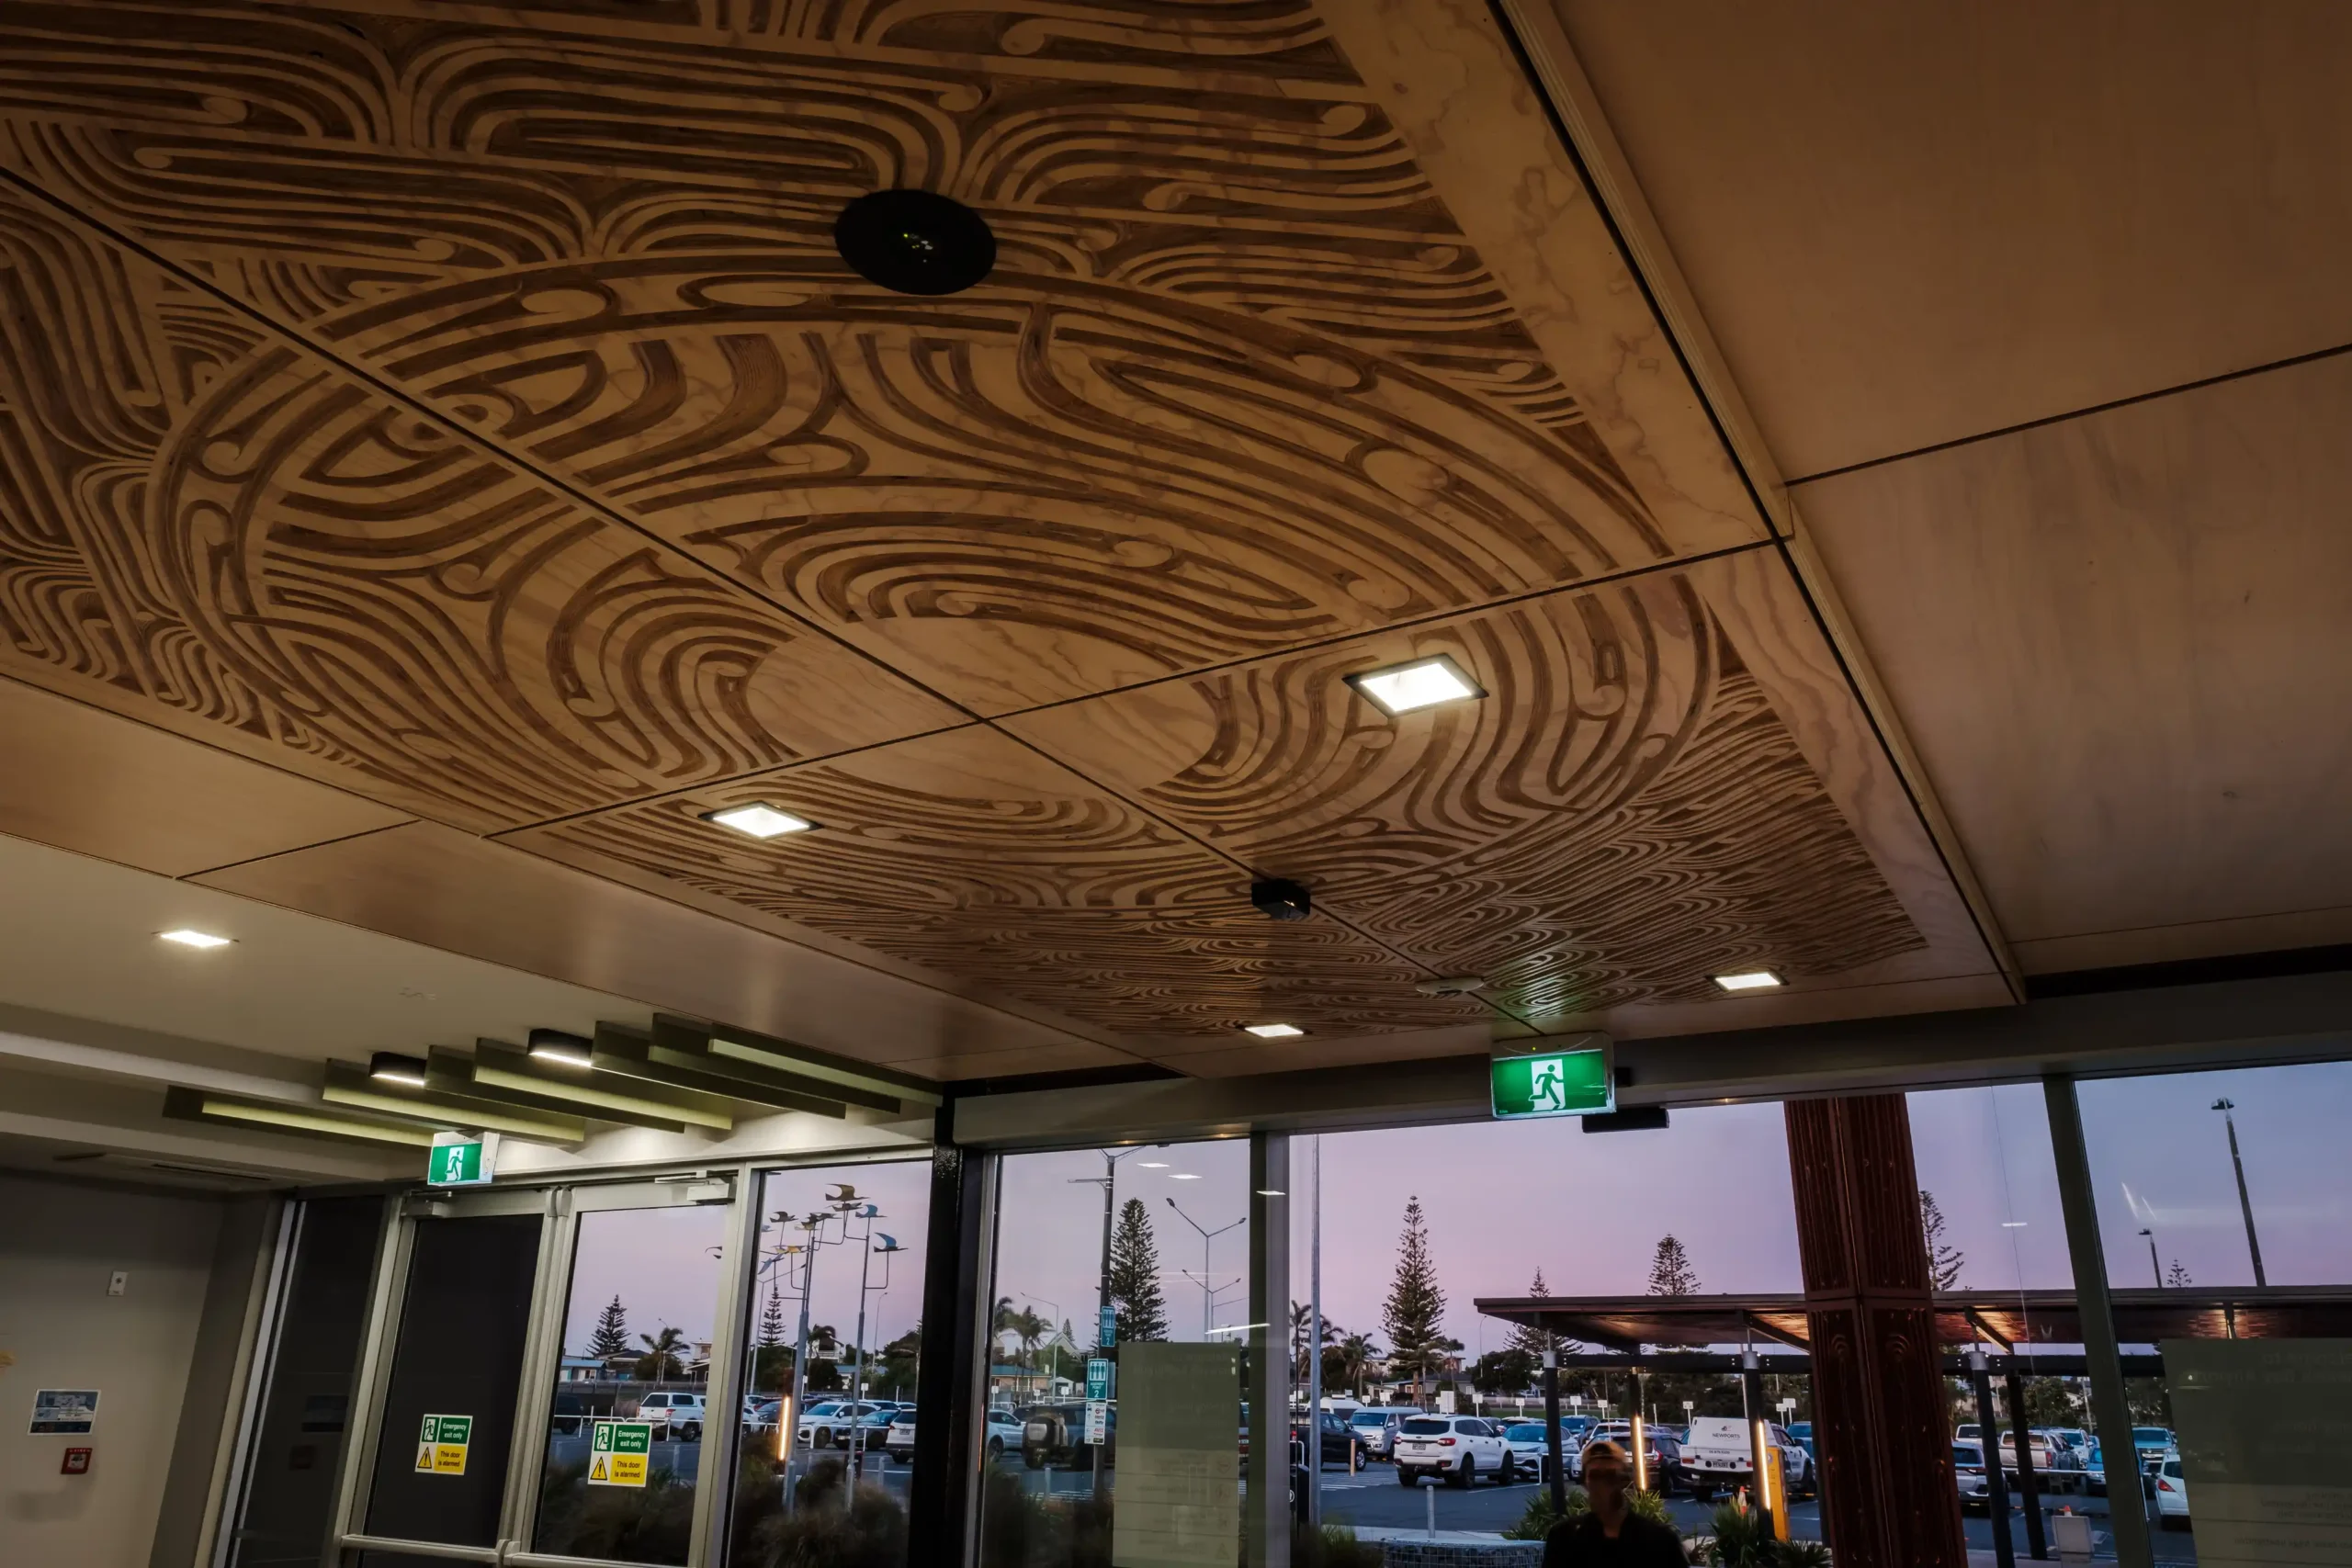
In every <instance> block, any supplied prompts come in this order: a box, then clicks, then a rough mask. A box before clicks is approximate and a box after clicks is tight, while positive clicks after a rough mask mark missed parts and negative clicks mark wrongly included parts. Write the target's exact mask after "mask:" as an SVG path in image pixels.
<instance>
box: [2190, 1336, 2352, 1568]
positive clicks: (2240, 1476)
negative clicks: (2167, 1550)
mask: <svg viewBox="0 0 2352 1568" xmlns="http://www.w3.org/2000/svg"><path fill="white" fill-rule="evenodd" d="M2161 1348H2162V1350H2163V1351H2164V1358H2165V1382H2166V1383H2167V1384H2169V1385H2170V1389H2171V1393H2172V1413H2173V1420H2174V1422H2175V1423H2176V1424H2177V1432H2176V1436H2177V1439H2178V1441H2179V1444H2180V1461H2179V1463H2178V1466H2177V1470H2178V1474H2177V1475H2175V1474H2173V1473H2172V1471H2173V1469H2174V1468H2175V1467H2173V1466H2170V1465H2167V1466H2166V1467H2165V1474H2164V1476H2163V1479H2164V1480H2167V1481H2170V1482H2172V1483H2174V1489H2173V1492H2172V1494H2171V1495H2160V1496H2159V1498H2158V1504H2159V1506H2162V1507H2164V1508H2165V1516H2166V1517H2167V1519H2168V1520H2169V1519H2171V1518H2172V1517H2174V1515H2175V1511H2176V1507H2177V1516H2178V1517H2179V1519H2180V1520H2181V1521H2183V1522H2187V1523H2189V1524H2190V1526H2191V1528H2192V1529H2195V1530H2196V1532H2197V1561H2198V1562H2199V1564H2200V1565H2201V1568H2278V1565H2280V1564H2282V1563H2301V1564H2307V1565H2311V1568H2318V1565H2320V1564H2326V1563H2352V1472H2347V1471H2346V1467H2345V1463H2344V1456H2345V1455H2346V1454H2352V1339H2167V1340H2165V1342H2164V1344H2163V1346H2162V1347H2161Z"/></svg>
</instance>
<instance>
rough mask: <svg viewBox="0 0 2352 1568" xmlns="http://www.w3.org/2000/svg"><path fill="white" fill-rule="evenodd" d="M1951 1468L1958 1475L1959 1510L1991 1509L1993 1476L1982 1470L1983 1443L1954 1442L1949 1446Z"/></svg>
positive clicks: (1983, 1468)
mask: <svg viewBox="0 0 2352 1568" xmlns="http://www.w3.org/2000/svg"><path fill="white" fill-rule="evenodd" d="M1951 1468H1952V1471H1953V1472H1954V1473H1956V1474H1957V1475H1958V1476H1959V1477H1960V1511H1961V1512H1962V1513H1963V1514H1964V1513H1966V1512H1968V1511H1969V1510H1970V1509H1971V1508H1982V1509H1984V1510H1985V1512H1986V1513H1988V1514H1989V1513H1991V1512H1992V1511H1993V1478H1992V1477H1991V1476H1990V1475H1987V1474H1986V1473H1985V1445H1984V1444H1982V1443H1973V1442H1972V1443H1954V1444H1952V1446H1951Z"/></svg>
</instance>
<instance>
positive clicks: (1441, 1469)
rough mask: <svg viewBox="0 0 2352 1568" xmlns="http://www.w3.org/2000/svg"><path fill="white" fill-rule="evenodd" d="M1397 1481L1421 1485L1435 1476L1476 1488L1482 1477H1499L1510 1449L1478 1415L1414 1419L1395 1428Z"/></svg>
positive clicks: (1498, 1432)
mask: <svg viewBox="0 0 2352 1568" xmlns="http://www.w3.org/2000/svg"><path fill="white" fill-rule="evenodd" d="M1396 1453H1397V1481H1398V1482H1399V1483H1402V1484H1404V1485H1407V1486H1418V1485H1419V1484H1420V1480H1421V1477H1422V1476H1424V1475H1434V1476H1436V1477H1438V1478H1439V1479H1440V1480H1442V1481H1443V1482H1444V1483H1446V1484H1447V1485H1449V1486H1473V1485H1476V1483H1477V1480H1478V1477H1480V1476H1481V1475H1491V1476H1500V1475H1501V1474H1502V1473H1503V1467H1504V1465H1506V1464H1507V1463H1509V1462H1510V1445H1509V1444H1507V1443H1505V1442H1504V1441H1503V1437H1502V1433H1501V1432H1500V1431H1499V1430H1498V1428H1497V1427H1495V1426H1494V1425H1493V1424H1492V1423H1490V1422H1488V1421H1487V1420H1485V1419H1483V1418H1482V1417H1480V1416H1409V1417H1408V1418H1407V1419H1406V1421H1405V1423H1404V1425H1402V1426H1400V1427H1397V1440H1396Z"/></svg>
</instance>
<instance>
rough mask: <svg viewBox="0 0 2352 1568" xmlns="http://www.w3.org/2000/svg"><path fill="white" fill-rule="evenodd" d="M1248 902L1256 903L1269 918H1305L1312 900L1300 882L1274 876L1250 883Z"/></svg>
mask: <svg viewBox="0 0 2352 1568" xmlns="http://www.w3.org/2000/svg"><path fill="white" fill-rule="evenodd" d="M1250 902H1251V903H1252V904H1255V905H1257V906H1258V908H1259V910H1260V911H1261V913H1263V914H1264V915H1265V916H1266V917H1267V918H1268V919H1276V920H1303V919H1306V917H1307V914H1308V912H1309V911H1310V909H1311V908H1312V907H1313V903H1314V900H1312V899H1311V898H1309V897H1307V893H1306V887H1304V886H1301V885H1300V884H1298V883H1295V882H1286V881H1284V880H1283V879H1282V878H1280V877H1276V878H1273V879H1271V880H1269V881H1265V882H1253V883H1251V884H1250Z"/></svg>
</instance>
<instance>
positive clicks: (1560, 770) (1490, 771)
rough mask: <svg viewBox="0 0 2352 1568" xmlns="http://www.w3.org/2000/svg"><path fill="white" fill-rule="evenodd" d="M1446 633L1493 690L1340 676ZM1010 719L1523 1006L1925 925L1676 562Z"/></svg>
mask: <svg viewBox="0 0 2352 1568" xmlns="http://www.w3.org/2000/svg"><path fill="white" fill-rule="evenodd" d="M1438 652H1445V653H1448V654H1451V655H1452V656H1453V658H1455V659H1456V660H1458V661H1459V662H1460V663H1461V664H1462V665H1463V666H1464V668H1465V669H1467V670H1469V671H1471V672H1472V674H1473V676H1474V678H1476V680H1477V681H1478V682H1479V683H1480V684H1481V685H1482V686H1483V687H1484V688H1485V689H1486V690H1487V693H1488V697H1487V700H1486V701H1485V702H1482V703H1478V704H1475V705H1465V706H1462V707H1456V708H1447V709H1435V710H1430V712H1427V713H1425V714H1421V715H1418V716H1408V717H1407V718H1405V719H1403V720H1401V721H1400V720H1391V719H1389V718H1388V717H1386V716H1384V715H1381V714H1379V713H1378V712H1376V711H1375V710H1374V709H1373V708H1371V707H1370V706H1369V705H1366V704H1365V703H1363V701H1362V700H1361V699H1359V698H1357V697H1356V696H1355V695H1354V694H1352V693H1351V691H1350V690H1349V688H1348V687H1346V686H1345V685H1344V684H1343V683H1342V682H1341V680H1340V677H1341V676H1342V675H1343V674H1345V673H1347V672H1349V671H1355V670H1363V669H1367V668H1373V667H1376V666H1378V665H1380V664H1383V663H1386V662H1390V661H1393V660H1402V659H1404V658H1407V657H1426V656H1428V655H1430V654H1433V653H1438ZM1009 722H1010V723H1011V725H1012V728H1015V729H1017V730H1019V731H1021V732H1023V733H1024V734H1027V735H1028V736H1029V737H1030V738H1031V739H1034V740H1035V741H1036V742H1037V743H1038V744H1040V745H1044V746H1047V747H1049V748H1051V749H1052V750H1055V752H1056V754H1057V755H1060V756H1064V757H1067V758H1069V760H1070V761H1072V762H1073V763H1074V764H1075V765H1077V766H1078V767H1080V769H1082V770H1084V771H1086V772H1089V773H1096V774H1097V775H1098V776H1103V777H1106V778H1110V779H1113V780H1114V781H1116V782H1117V783H1118V784H1119V785H1120V787H1121V788H1122V789H1123V790H1124V791H1125V792H1126V793H1128V794H1129V795H1131V796H1132V797H1133V798H1135V799H1136V800H1137V801H1138V802H1140V803H1141V804H1143V805H1144V806H1146V807H1148V808H1149V809H1150V810H1152V811H1153V812H1155V813H1156V814H1158V815H1159V816H1162V817H1165V818H1168V819H1169V820H1170V821H1175V822H1180V823H1182V824H1183V825H1184V826H1185V827H1186V828H1187V829H1190V830H1191V831H1193V832H1194V833H1196V834H1198V835H1199V836H1201V837H1202V838H1203V839H1204V840H1207V841H1208V842H1210V843H1212V844H1215V845H1216V846H1217V847H1219V848H1222V849H1225V850H1226V851H1227V852H1230V853H1233V854H1235V855H1238V856H1240V857H1242V858H1244V859H1246V860H1248V861H1249V862H1250V863H1251V864H1254V865H1258V866H1261V867H1263V868H1264V869H1266V870H1267V871H1268V872H1270V873H1278V874H1283V875H1290V876H1295V877H1298V878H1300V879H1301V880H1304V881H1306V883H1307V884H1308V885H1309V886H1312V887H1314V888H1315V889H1316V891H1317V896H1318V897H1321V898H1322V899H1323V901H1324V903H1325V904H1326V906H1327V907H1328V908H1331V909H1333V910H1334V911H1336V912H1338V913H1340V914H1341V915H1343V916H1344V917H1345V918H1347V919H1349V920H1350V921H1351V923H1352V924H1354V925H1355V926H1357V927H1358V928H1359V929H1361V930H1362V931H1364V932H1365V933H1366V934H1368V935H1372V936H1374V937H1377V938H1378V939H1379V940H1380V941H1381V942H1384V943H1385V944H1386V945H1388V946H1389V947H1391V948H1393V949H1394V950H1396V951H1397V952H1398V953H1405V954H1407V955H1408V956H1409V957H1411V958H1413V959H1414V960H1415V961H1416V962H1419V963H1421V964H1427V965H1428V966H1430V968H1432V969H1436V970H1440V971H1442V972H1445V973H1452V974H1478V975H1483V976H1487V979H1488V981H1489V982H1490V987H1489V991H1488V993H1487V994H1488V995H1490V996H1494V997H1496V998H1498V999H1500V1000H1502V1002H1503V1003H1504V1005H1505V1006H1507V1007H1508V1008H1509V1009H1510V1010H1511V1011H1512V1012H1514V1013H1516V1014H1518V1015H1520V1016H1522V1017H1528V1018H1537V1019H1544V1020H1561V1019H1566V1018H1570V1017H1574V1016H1577V1015H1580V1014H1585V1013H1589V1012H1594V1011H1598V1010H1602V1009H1605V1008H1608V1007H1612V1006H1616V1005H1618V1004H1620V1003H1623V1002H1627V1001H1631V1000H1634V999H1637V998H1639V999H1662V1000H1700V999H1704V998H1707V997H1708V996H1710V995H1712V994H1713V990H1714V987H1713V984H1712V982H1711V981H1710V979H1709V978H1708V977H1709V976H1713V975H1719V974H1724V973H1727V972H1729V971H1730V970H1732V969H1735V968H1737V967H1739V966H1741V965H1743V964H1757V963H1770V964H1773V965H1774V966H1775V967H1777V968H1780V969H1781V970H1783V971H1784V972H1787V973H1789V974H1791V975H1792V976H1798V977H1802V976H1815V975H1830V974H1837V973H1840V972H1843V971H1845V970H1848V969H1852V968H1856V967H1859V966H1860V965H1862V964H1868V963H1871V962H1873V961H1875V960H1878V959H1882V958H1887V957H1892V956H1894V955H1895V954H1898V953H1905V952H1909V951H1912V950H1914V949H1917V948H1918V947H1920V946H1921V945H1923V939H1922V938H1921V937H1920V935H1919V933H1918V931H1917V930H1916V928H1915V927H1914V926H1913V925H1912V924H1911V922H1910V920H1909V919H1908V917H1907V916H1906V915H1905V912H1904V910H1903V908H1902V906H1901V904H1900V903H1899V902H1898V901H1897V900H1896V899H1895V897H1894V895H1893V893H1892V892H1891V890H1890V889H1889V888H1888V887H1887V886H1886V883H1885V881H1884V879H1883V877H1881V876H1880V875H1879V874H1878V872H1877V870H1876V868H1875V867H1874V866H1873V865H1872V864H1871V860H1870V857H1869V855H1868V854H1867V853H1865V852H1864V851H1863V850H1862V847H1861V845H1860V843H1859V842H1858V841H1856V840H1855V838H1854V835H1853V832H1852V830H1851V829H1850V828H1849V827H1848V826H1847V824H1846V822H1845V819H1844V818H1843V817H1842V816H1841V815H1840V814H1839V812H1838V808H1837V807H1836V806H1835V805H1833V804H1832V803H1831V802H1830V800H1829V799H1828V797H1827V795H1826V794H1824V793H1823V791H1822V788H1821V785H1820V782H1819V780H1818V779H1817V778H1815V775H1814V774H1813V773H1812V771H1811V770H1810V769H1809V768H1808V767H1807V766H1806V765H1805V762H1804V758H1803V757H1802V756H1801V755H1800V753H1799V752H1798V751H1797V750H1796V747H1795V744H1794V743H1793V741H1792V739H1790V736H1789V734H1788V731H1787V729H1786V728H1784V727H1783V726H1782V725H1781V722H1780V720H1779V718H1778V716H1776V715H1775V714H1774V713H1773V712H1772V710H1771V707H1770V705H1769V704H1768V703H1767V702H1766V701H1765V699H1764V696H1763V694H1762V692H1761V690H1760V689H1759V688H1758V685H1757V684H1756V682H1755V680H1754V678H1753V677H1752V676H1751V675H1750V674H1749V673H1748V672H1747V670H1746V669H1744V668H1743V667H1742V666H1741V665H1740V663H1739V660H1738V658H1737V656H1736V653H1735V652H1734V651H1733V650H1732V649H1731V646H1730V644H1729V643H1728V641H1727V640H1726V639H1724V637H1723V636H1722V635H1721V633H1720V632H1719V631H1718V630H1717V629H1716V628H1715V626H1714V625H1713V621H1712V620H1711V618H1710V617H1709V615H1708V614H1707V611H1706V609H1705V606H1704V605H1703V604H1702V602H1701V601H1700V599H1699V597H1698V595H1697V594H1696V592H1694V591H1693V590H1692V589H1691V586H1690V585H1689V583H1688V582H1687V581H1684V580H1683V579H1681V578H1680V577H1679V576H1678V575H1676V574H1673V573H1666V572H1661V573H1651V574H1647V575H1645V576H1643V577H1640V578H1636V579H1634V580H1632V581H1629V582H1628V583H1626V584H1624V585H1623V586H1622V587H1617V588H1611V589H1608V590H1602V591H1596V592H1576V593H1563V594H1555V595H1552V596H1549V597H1546V598H1544V599H1543V600H1540V601H1538V602H1536V603H1535V604H1530V605H1526V606H1522V607H1518V608H1514V609H1511V610H1508V611H1502V612H1491V613H1488V614H1487V615H1479V616H1476V617H1472V618H1469V619H1466V620H1464V621H1460V622H1456V623H1454V624H1453V625H1451V626H1447V627H1445V628H1443V629H1442V630H1433V631H1430V632H1424V633H1419V634H1416V636H1415V637H1414V638H1413V639H1412V641H1411V644H1410V645H1409V646H1405V645H1401V644H1400V645H1397V646H1396V647H1395V648H1394V649H1393V650H1392V651H1388V652H1378V651H1374V650H1372V649H1366V648H1363V647H1359V646H1355V645H1343V646H1340V647H1338V648H1333V649H1325V650H1319V651H1317V652H1315V653H1311V654H1306V655H1302V656H1295V657H1289V658H1277V659H1272V660H1265V661H1262V662H1260V663H1256V664H1252V665H1250V666H1247V667H1245V668H1243V669H1240V670H1236V671H1223V672H1220V673H1217V674H1216V675H1212V676H1207V677H1204V678H1201V679H1198V680H1195V681H1192V682H1171V683H1170V684H1168V685H1165V686H1161V687H1156V688H1152V689H1150V690H1148V691H1144V692H1138V693H1133V694H1122V695H1117V696H1111V697H1104V698H1100V699H1096V700H1095V701H1093V702H1090V703H1085V704H1080V705H1076V706H1074V707H1071V708H1069V709H1064V710H1057V711H1054V712H1048V713H1046V714H1041V715H1037V716H1033V717H1026V718H1018V719H1014V720H1011V721H1009Z"/></svg>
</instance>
